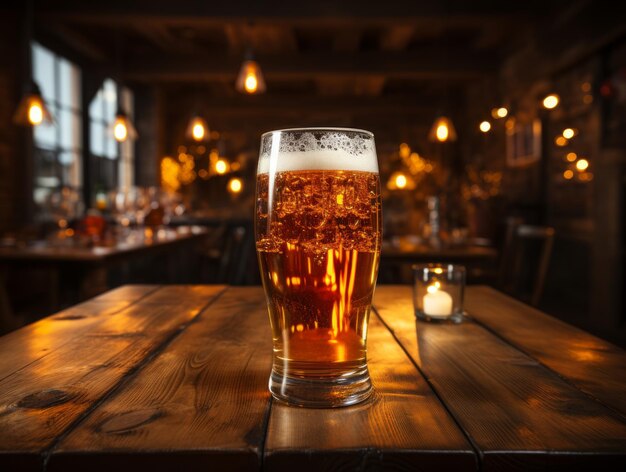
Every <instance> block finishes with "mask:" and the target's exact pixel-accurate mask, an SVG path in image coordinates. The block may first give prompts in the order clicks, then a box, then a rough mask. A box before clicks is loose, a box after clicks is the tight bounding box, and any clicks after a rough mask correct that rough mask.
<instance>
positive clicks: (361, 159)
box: [255, 128, 381, 407]
mask: <svg viewBox="0 0 626 472" xmlns="http://www.w3.org/2000/svg"><path fill="white" fill-rule="evenodd" d="M255 222H256V227H255V230H256V247H257V255H258V258H259V265H260V270H261V278H262V281H263V287H264V289H265V294H266V298H267V305H268V311H269V317H270V323H271V327H272V335H273V342H274V362H273V367H272V373H271V376H270V380H269V389H270V391H271V393H272V395H273V396H274V397H275V398H277V399H279V400H282V401H285V402H287V403H290V404H295V405H299V406H310V407H336V406H344V405H351V404H355V403H358V402H361V401H363V400H365V399H366V398H367V397H368V396H369V395H370V394H371V391H372V385H371V381H370V377H369V372H368V369H367V359H366V339H367V323H368V319H369V313H370V307H371V302H372V295H373V293H374V287H375V285H376V276H377V273H378V261H379V257H380V245H381V196H380V179H379V176H378V161H377V157H376V147H375V145H374V135H373V134H372V133H370V132H368V131H361V130H355V129H340V128H302V129H287V130H280V131H271V132H269V133H265V134H264V135H263V136H262V137H261V151H260V156H259V164H258V169H257V184H256V208H255Z"/></svg>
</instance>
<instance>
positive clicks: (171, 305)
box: [0, 286, 222, 470]
mask: <svg viewBox="0 0 626 472" xmlns="http://www.w3.org/2000/svg"><path fill="white" fill-rule="evenodd" d="M221 290H222V288H221V287H217V286H213V287H203V288H199V287H191V288H189V289H185V288H181V287H163V288H160V289H159V290H157V291H156V292H154V293H151V294H148V295H147V296H146V297H145V298H143V299H142V300H140V302H139V303H136V304H133V305H130V306H129V307H127V308H125V309H123V310H122V311H119V312H116V313H115V314H113V315H111V316H104V317H103V319H102V321H101V322H99V323H97V324H95V325H93V326H92V327H91V328H90V329H89V330H87V331H86V332H85V331H84V330H82V331H81V335H80V336H73V335H72V334H71V333H70V332H69V331H66V332H64V333H63V334H62V335H63V336H67V337H69V338H71V339H70V340H69V341H68V342H65V343H62V344H60V345H59V346H58V347H57V348H56V349H55V350H53V351H51V352H50V353H49V354H47V355H45V356H42V357H39V358H37V359H36V360H34V361H33V362H31V363H30V364H28V365H25V366H24V367H23V368H22V369H20V370H18V371H16V372H14V373H12V374H11V375H9V376H7V377H5V378H4V379H3V380H2V381H0V470H3V467H4V466H6V465H7V464H8V465H9V466H11V467H16V464H19V465H20V469H27V468H28V467H29V466H32V465H33V464H36V465H37V466H38V467H37V468H36V469H35V470H40V469H41V466H42V464H43V461H45V459H46V455H47V452H48V449H49V448H50V447H51V446H53V445H54V444H55V442H56V441H57V440H58V438H59V437H61V436H62V435H63V434H64V433H66V432H67V431H68V430H69V429H71V428H72V427H73V425H74V424H75V423H76V422H77V421H80V419H81V418H82V417H83V416H84V415H86V414H87V413H88V412H89V411H90V410H91V409H92V408H93V407H94V405H96V404H98V402H99V401H101V400H102V399H103V398H104V397H106V396H107V395H108V394H109V393H110V392H111V391H112V389H114V388H115V387H116V386H117V385H119V383H120V382H121V381H122V380H123V379H124V378H125V377H126V376H128V375H130V374H132V373H133V372H134V370H136V369H138V368H139V367H140V366H141V365H142V363H144V362H146V360H147V359H148V358H149V356H151V355H152V354H153V353H155V352H157V351H158V350H159V348H161V347H162V346H163V345H164V344H166V343H167V342H168V341H169V340H170V339H171V338H172V337H175V336H176V335H177V334H178V333H179V332H180V330H181V329H183V328H184V327H186V326H188V324H189V323H191V322H192V321H193V320H194V319H195V317H196V316H197V315H198V314H199V313H200V311H201V309H202V308H203V307H204V306H206V305H207V304H208V303H210V302H211V301H212V300H213V299H214V298H215V296H216V295H217V294H219V293H220V292H221ZM109 297H110V298H114V295H110V296H109ZM104 298H105V299H106V297H104ZM165 300H169V302H167V303H166V302H165ZM98 303H104V302H98ZM114 303H117V302H114ZM56 316H57V317H59V316H62V314H60V315H56ZM54 318H55V317H51V318H48V319H47V321H49V323H50V324H53V323H56V321H55V320H54ZM44 321H46V320H44ZM66 321H71V322H76V321H80V320H72V319H71V318H70V319H68V320H66ZM43 326H47V325H45V324H44V325H43ZM79 329H80V328H79ZM59 336H61V334H59ZM45 337H46V333H45V332H44V333H38V332H37V331H35V332H32V333H31V336H30V341H31V342H30V344H29V346H27V347H26V352H27V353H28V349H30V348H31V347H32V349H33V351H34V353H35V354H36V355H39V353H40V348H39V343H40V339H42V338H43V339H45ZM20 460H23V461H24V462H23V463H20V462H19V461H20ZM4 470H6V469H4Z"/></svg>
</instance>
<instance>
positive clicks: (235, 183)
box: [228, 177, 243, 193]
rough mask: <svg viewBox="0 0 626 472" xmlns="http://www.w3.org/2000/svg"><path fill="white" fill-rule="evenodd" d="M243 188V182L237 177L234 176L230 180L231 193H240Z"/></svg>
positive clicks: (229, 189)
mask: <svg viewBox="0 0 626 472" xmlns="http://www.w3.org/2000/svg"><path fill="white" fill-rule="evenodd" d="M241 190H243V182H242V181H241V179H239V178H237V177H233V178H232V179H230V181H229V182H228V191H229V192H230V193H239V192H241Z"/></svg>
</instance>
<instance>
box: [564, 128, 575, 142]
mask: <svg viewBox="0 0 626 472" xmlns="http://www.w3.org/2000/svg"><path fill="white" fill-rule="evenodd" d="M575 135H576V131H574V130H573V129H572V128H565V129H564V130H563V137H564V138H565V139H572V138H573V137H574V136H575Z"/></svg>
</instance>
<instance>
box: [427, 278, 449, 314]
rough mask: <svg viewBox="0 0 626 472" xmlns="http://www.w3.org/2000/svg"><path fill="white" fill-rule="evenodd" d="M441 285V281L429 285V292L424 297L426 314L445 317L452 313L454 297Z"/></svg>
mask: <svg viewBox="0 0 626 472" xmlns="http://www.w3.org/2000/svg"><path fill="white" fill-rule="evenodd" d="M439 287H440V285H439V282H435V283H434V284H433V285H429V286H428V288H427V289H426V290H427V291H428V293H427V294H426V295H424V299H423V302H424V303H423V306H424V314H425V315H428V316H432V317H434V318H444V317H447V316H450V315H451V314H452V297H451V296H450V294H449V293H448V292H446V291H444V290H440V289H439Z"/></svg>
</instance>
